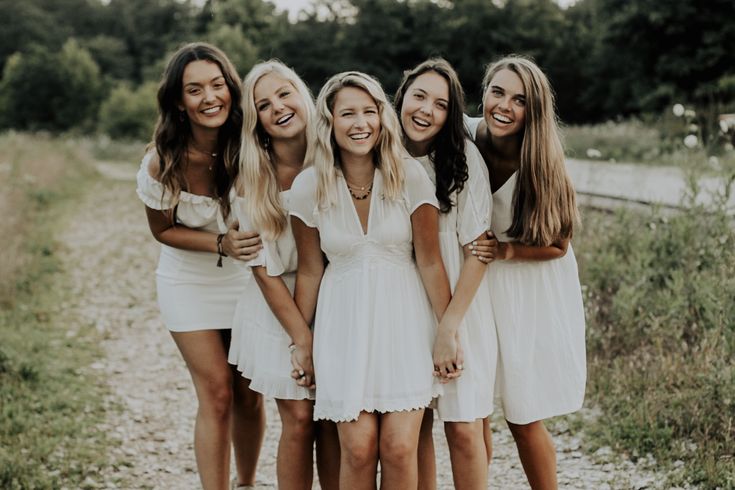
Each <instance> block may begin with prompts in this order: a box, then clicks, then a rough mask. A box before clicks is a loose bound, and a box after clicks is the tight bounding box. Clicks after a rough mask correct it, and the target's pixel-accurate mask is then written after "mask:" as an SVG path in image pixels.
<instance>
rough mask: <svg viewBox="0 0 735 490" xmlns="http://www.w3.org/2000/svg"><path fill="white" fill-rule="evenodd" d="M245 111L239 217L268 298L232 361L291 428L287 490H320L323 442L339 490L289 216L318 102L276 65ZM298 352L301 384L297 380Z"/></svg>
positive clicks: (252, 85)
mask: <svg viewBox="0 0 735 490" xmlns="http://www.w3.org/2000/svg"><path fill="white" fill-rule="evenodd" d="M242 110H243V129H242V145H241V148H240V173H239V180H238V182H237V186H236V187H237V193H238V197H237V198H236V200H235V205H234V210H235V213H236V214H237V217H238V219H239V222H240V228H241V229H245V230H250V229H253V230H255V231H257V232H258V233H259V234H260V236H261V237H262V240H263V246H264V248H263V250H262V251H261V253H260V254H259V256H258V257H257V258H255V259H253V260H250V261H249V262H247V265H248V266H249V267H251V268H252V271H253V275H254V277H255V281H256V283H257V284H258V286H259V287H260V292H255V293H254V294H253V293H252V292H249V293H248V294H245V295H243V296H242V298H241V300H240V302H239V303H238V305H237V309H236V312H235V319H234V321H233V342H232V346H231V348H230V362H231V363H232V364H235V365H237V366H238V369H239V370H240V371H241V372H242V375H243V376H244V377H245V378H247V379H250V380H251V384H250V386H251V388H252V389H253V390H255V391H257V392H259V393H262V394H263V395H265V396H269V397H273V398H275V399H276V404H277V405H278V411H279V413H280V415H281V422H282V427H283V428H282V431H281V439H280V442H279V446H278V459H277V465H276V469H277V477H278V488H281V489H284V490H289V489H294V490H298V489H304V490H307V489H311V487H312V479H313V461H312V454H313V448H314V441H315V439H316V440H317V465H318V468H319V470H320V471H319V474H320V483H321V486H322V488H325V489H330V488H333V489H336V488H337V484H338V483H337V477H338V472H339V470H338V464H339V443H338V440H337V435H336V430H335V427H334V424H329V423H327V422H322V423H319V424H317V423H315V422H314V420H313V417H312V415H313V407H314V403H313V400H314V389H313V388H314V382H313V378H314V376H313V367H312V360H311V345H312V334H311V329H310V327H309V324H310V323H311V322H310V321H306V320H305V319H304V317H303V316H302V315H301V312H300V311H299V309H298V308H297V306H296V303H295V302H294V300H293V295H292V292H293V288H294V280H295V275H296V265H297V261H298V258H297V255H296V245H295V243H294V239H293V235H292V233H291V227H290V224H289V220H288V212H287V210H286V206H287V205H288V201H289V196H290V194H291V184H292V183H293V180H294V178H295V177H296V175H297V174H298V173H299V172H300V171H301V169H302V167H303V165H304V156H305V154H306V148H307V138H306V132H307V128H308V126H309V125H310V124H311V121H312V117H313V114H314V102H313V100H312V97H311V93H310V92H309V90H308V88H307V87H306V85H305V84H304V82H303V81H302V80H301V79H300V78H299V76H298V75H297V74H296V73H295V72H294V71H293V70H292V69H290V68H288V67H287V66H285V65H284V64H283V63H281V62H279V61H275V60H271V61H267V62H264V63H259V64H257V65H255V66H254V67H253V68H252V69H251V70H250V72H249V73H248V75H247V76H246V77H245V81H244V82H243V103H242ZM261 293H262V294H261ZM291 355H293V361H294V363H293V366H297V367H298V371H299V375H300V376H299V383H298V384H297V381H296V380H294V379H293V378H292V377H291V371H292V363H291Z"/></svg>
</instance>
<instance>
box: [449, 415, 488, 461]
mask: <svg viewBox="0 0 735 490" xmlns="http://www.w3.org/2000/svg"><path fill="white" fill-rule="evenodd" d="M444 432H445V433H446V435H447V442H448V443H449V447H450V448H451V449H452V451H459V452H460V453H467V454H472V453H473V452H474V451H476V450H477V449H478V448H483V450H484V448H485V441H484V439H483V431H482V424H481V423H480V422H451V423H447V424H445V425H444Z"/></svg>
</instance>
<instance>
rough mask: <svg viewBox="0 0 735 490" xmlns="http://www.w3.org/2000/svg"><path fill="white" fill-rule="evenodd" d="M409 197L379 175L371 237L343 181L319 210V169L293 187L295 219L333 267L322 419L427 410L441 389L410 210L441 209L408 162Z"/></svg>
mask: <svg viewBox="0 0 735 490" xmlns="http://www.w3.org/2000/svg"><path fill="white" fill-rule="evenodd" d="M404 169H405V170H404V171H405V181H404V192H403V195H402V197H401V198H400V199H396V200H391V199H389V198H388V197H386V196H385V195H384V193H383V183H382V176H381V173H380V171H376V172H375V177H374V180H373V191H372V195H371V199H370V211H369V219H368V227H367V233H363V230H362V226H361V224H360V220H359V217H358V215H357V211H356V210H355V206H354V204H353V202H352V198H351V197H350V194H349V191H348V189H347V184H346V182H345V180H344V178H343V177H342V176H341V175H339V176H338V177H337V181H336V186H337V188H336V189H335V191H336V202H335V203H334V204H333V205H331V206H329V207H319V206H318V205H317V201H316V188H317V176H316V173H315V171H314V168H313V167H312V168H308V169H306V170H304V171H303V172H301V174H299V176H298V177H296V180H295V181H294V183H293V186H292V187H291V192H292V195H291V206H290V212H291V215H292V216H296V217H297V218H299V219H300V220H301V221H303V222H304V224H305V225H306V226H309V227H313V228H317V229H318V230H319V236H320V241H321V248H322V251H323V252H324V253H325V254H326V255H327V258H328V259H329V264H328V265H327V267H326V269H325V271H324V276H323V278H322V281H321V285H320V288H319V297H318V301H317V309H316V318H315V322H314V369H315V376H316V386H317V387H316V403H315V406H314V419H315V420H319V419H328V420H333V421H335V422H349V421H353V420H357V418H358V417H359V415H360V412H363V411H364V412H380V413H385V412H398V411H405V410H416V409H421V408H424V407H426V406H428V405H429V403H430V402H431V400H432V398H434V397H435V396H437V395H438V394H440V393H441V386H440V385H439V384H438V381H436V380H435V379H434V376H433V375H432V371H433V362H432V346H433V342H434V332H435V329H436V318H435V316H434V313H433V311H432V309H431V306H430V304H429V300H428V297H427V295H426V291H425V289H424V287H423V284H422V282H421V278H420V277H419V273H418V269H417V268H416V264H415V263H414V260H413V257H412V251H413V243H412V230H411V214H413V212H414V211H415V210H416V209H417V208H418V207H419V206H421V205H422V204H429V205H431V206H435V207H436V206H437V201H436V198H435V197H434V187H433V185H432V184H431V181H430V180H429V178H428V176H427V175H426V172H424V171H423V169H422V168H421V165H420V164H419V163H418V162H416V161H415V160H412V159H405V160H404Z"/></svg>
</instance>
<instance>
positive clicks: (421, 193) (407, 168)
mask: <svg viewBox="0 0 735 490" xmlns="http://www.w3.org/2000/svg"><path fill="white" fill-rule="evenodd" d="M403 168H404V172H405V179H406V180H405V181H404V194H405V196H406V200H407V201H408V210H409V214H413V212H414V211H416V209H418V207H419V206H421V205H422V204H430V205H432V206H434V207H435V208H439V201H437V200H436V192H435V189H434V184H432V183H431V179H429V176H428V174H427V173H426V170H424V167H422V166H421V164H420V163H419V162H417V161H416V160H414V159H413V158H405V159H404V160H403Z"/></svg>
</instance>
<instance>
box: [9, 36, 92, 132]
mask: <svg viewBox="0 0 735 490" xmlns="http://www.w3.org/2000/svg"><path fill="white" fill-rule="evenodd" d="M102 98H103V93H102V78H101V76H100V72H99V68H98V67H97V65H96V64H95V62H94V60H92V57H91V56H90V54H89V52H87V51H86V50H84V49H82V48H80V47H79V45H78V44H77V42H76V41H75V40H74V39H69V40H68V41H66V43H64V45H63V46H62V48H61V50H60V51H59V52H56V53H52V52H49V51H48V50H46V49H45V48H42V47H41V46H31V47H29V49H28V51H27V52H26V53H15V54H14V55H12V56H11V57H10V58H9V59H8V62H7V63H6V65H5V69H4V70H3V78H2V81H0V114H2V125H3V126H6V127H13V128H16V129H31V130H38V129H47V130H55V131H59V130H66V129H69V128H72V127H79V126H82V127H84V126H86V127H90V126H91V124H92V122H93V120H94V118H95V117H96V115H97V110H98V108H99V104H100V102H101V100H102Z"/></svg>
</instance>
